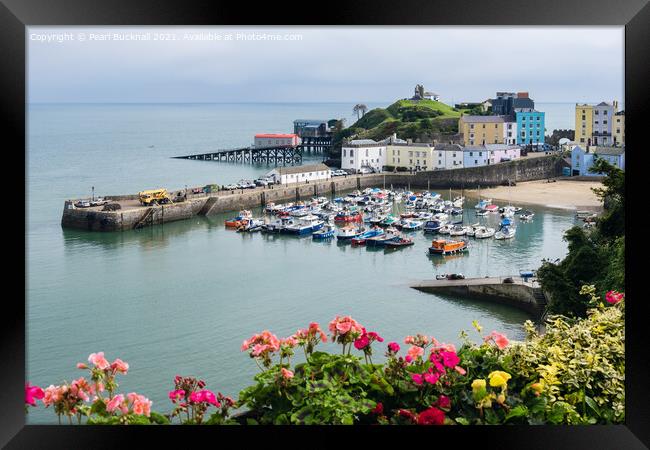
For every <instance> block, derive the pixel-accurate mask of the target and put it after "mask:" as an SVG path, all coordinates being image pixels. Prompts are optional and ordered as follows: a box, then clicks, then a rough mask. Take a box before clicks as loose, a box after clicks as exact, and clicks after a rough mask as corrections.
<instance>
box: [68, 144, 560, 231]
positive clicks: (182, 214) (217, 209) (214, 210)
mask: <svg viewBox="0 0 650 450" xmlns="http://www.w3.org/2000/svg"><path fill="white" fill-rule="evenodd" d="M562 167H563V163H562V160H561V159H557V158H554V157H553V156H548V157H539V158H534V159H518V160H515V161H511V162H506V163H499V164H493V165H490V166H484V167H470V168H465V169H450V170H436V171H430V172H418V173H415V174H408V173H379V174H369V175H348V176H346V177H336V178H331V179H327V180H319V181H311V182H301V183H291V184H279V185H277V184H276V185H272V186H269V187H257V188H255V189H245V190H236V191H224V190H220V191H217V192H212V193H207V194H206V193H200V194H191V193H190V192H192V188H189V189H188V190H184V189H174V190H169V192H170V193H175V192H183V191H184V192H186V193H187V194H186V195H187V199H186V200H185V201H183V202H178V203H171V204H166V205H157V206H142V205H141V204H140V202H139V197H138V195H137V194H132V195H113V196H105V199H106V200H109V201H111V202H113V203H118V204H119V205H120V209H118V210H115V211H104V210H103V207H102V206H95V207H89V208H77V207H75V203H76V202H77V200H72V199H70V200H65V202H64V207H63V216H62V219H61V225H62V226H63V227H67V228H76V229H82V230H89V231H127V230H131V229H135V228H140V227H144V226H152V225H159V224H164V223H168V222H173V221H177V220H184V219H189V218H191V217H194V216H197V215H204V216H208V215H211V214H218V213H223V212H227V211H240V210H242V209H251V208H256V207H260V206H265V205H266V204H267V203H269V202H275V203H281V202H292V201H298V200H301V199H302V200H306V199H310V198H312V197H314V196H322V195H333V196H334V195H337V194H338V193H340V192H344V191H350V190H354V189H365V188H367V187H385V188H387V187H389V186H391V185H392V186H393V187H394V188H406V189H438V188H445V189H446V188H453V189H461V188H465V189H469V188H472V187H476V186H483V187H488V186H499V185H501V184H503V183H504V182H505V181H508V180H510V181H516V182H518V181H531V180H540V179H546V178H551V177H556V176H559V175H561V173H562Z"/></svg>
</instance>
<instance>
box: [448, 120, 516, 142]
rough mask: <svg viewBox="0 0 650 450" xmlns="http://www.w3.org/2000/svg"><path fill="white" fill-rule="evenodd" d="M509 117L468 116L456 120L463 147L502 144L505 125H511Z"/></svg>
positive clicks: (505, 134)
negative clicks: (461, 135)
mask: <svg viewBox="0 0 650 450" xmlns="http://www.w3.org/2000/svg"><path fill="white" fill-rule="evenodd" d="M512 122H513V120H512V118H511V117H510V116H469V115H464V116H461V117H460V119H458V131H459V132H460V133H462V134H463V144H464V145H484V144H503V143H504V139H505V138H504V136H507V131H506V132H505V133H504V129H505V130H507V129H508V128H507V125H505V124H506V123H512Z"/></svg>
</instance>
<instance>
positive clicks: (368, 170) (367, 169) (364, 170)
mask: <svg viewBox="0 0 650 450" xmlns="http://www.w3.org/2000/svg"><path fill="white" fill-rule="evenodd" d="M357 173H360V174H362V175H367V174H369V173H372V169H371V168H370V167H361V168H360V169H359V170H358V171H357Z"/></svg>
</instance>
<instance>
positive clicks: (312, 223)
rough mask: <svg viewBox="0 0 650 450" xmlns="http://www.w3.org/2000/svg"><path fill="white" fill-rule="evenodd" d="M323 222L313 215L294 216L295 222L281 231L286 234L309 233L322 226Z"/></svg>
mask: <svg viewBox="0 0 650 450" xmlns="http://www.w3.org/2000/svg"><path fill="white" fill-rule="evenodd" d="M323 225H325V222H323V221H322V220H320V219H319V218H318V217H316V216H314V215H308V216H304V217H300V218H296V220H295V222H293V223H292V224H289V225H287V226H286V227H284V229H283V230H282V232H283V233H287V234H300V235H302V234H311V233H313V232H314V231H318V230H320V229H321V228H323Z"/></svg>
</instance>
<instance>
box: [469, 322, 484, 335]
mask: <svg viewBox="0 0 650 450" xmlns="http://www.w3.org/2000/svg"><path fill="white" fill-rule="evenodd" d="M472 326H473V327H474V328H475V329H476V331H478V332H479V333H480V332H481V330H482V329H483V327H482V326H480V325H479V323H478V321H476V320H472Z"/></svg>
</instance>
